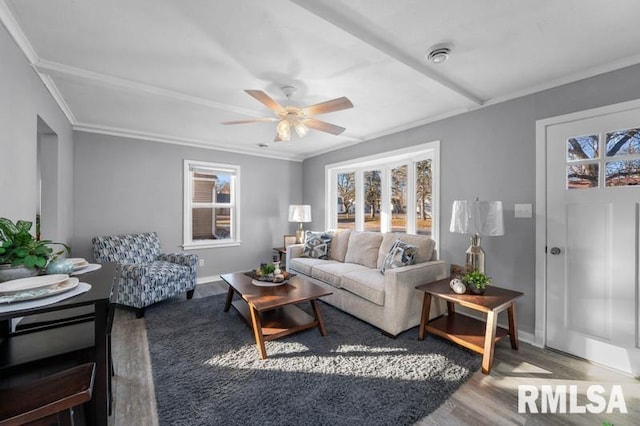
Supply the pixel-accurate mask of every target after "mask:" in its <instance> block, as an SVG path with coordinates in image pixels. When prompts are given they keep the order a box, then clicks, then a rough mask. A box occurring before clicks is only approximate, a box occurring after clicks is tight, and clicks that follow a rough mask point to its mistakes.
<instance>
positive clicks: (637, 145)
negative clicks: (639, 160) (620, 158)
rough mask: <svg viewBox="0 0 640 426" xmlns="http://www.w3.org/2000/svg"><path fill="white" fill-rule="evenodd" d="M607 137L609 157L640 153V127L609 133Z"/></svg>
mask: <svg viewBox="0 0 640 426" xmlns="http://www.w3.org/2000/svg"><path fill="white" fill-rule="evenodd" d="M605 139H606V141H607V157H614V156H616V155H630V154H640V128H636V129H627V130H618V131H616V132H611V133H607V134H606V136H605ZM608 169H609V166H608V165H607V170H608ZM607 186H609V184H607Z"/></svg>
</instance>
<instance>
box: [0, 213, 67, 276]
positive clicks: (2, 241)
mask: <svg viewBox="0 0 640 426" xmlns="http://www.w3.org/2000/svg"><path fill="white" fill-rule="evenodd" d="M31 225H32V222H29V221H25V220H19V221H17V222H16V223H13V222H12V221H11V220H9V219H7V218H4V217H3V218H0V282H2V281H8V280H12V279H16V278H24V277H29V276H34V275H37V274H39V273H40V272H41V271H42V270H43V269H44V268H45V267H46V266H47V263H48V262H49V261H50V260H52V259H55V258H56V257H57V256H59V255H61V254H63V253H64V252H65V250H66V251H67V252H69V251H70V249H69V246H67V245H66V244H62V243H54V242H53V241H50V240H36V239H35V238H34V237H33V235H31V233H30V232H29V230H30V229H31ZM51 244H59V245H62V246H64V249H63V250H60V251H58V252H55V253H54V252H53V249H52V248H51V247H49V245H51Z"/></svg>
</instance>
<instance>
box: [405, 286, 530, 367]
mask: <svg viewBox="0 0 640 426" xmlns="http://www.w3.org/2000/svg"><path fill="white" fill-rule="evenodd" d="M450 281H451V278H450V277H449V278H445V279H443V280H439V281H434V282H432V283H428V284H422V285H419V286H417V287H416V289H417V290H420V291H423V292H424V299H423V302H422V318H421V319H420V328H419V330H418V340H423V339H424V338H425V336H426V334H427V332H429V333H433V334H436V335H438V336H440V337H444V338H445V339H448V340H451V341H452V342H456V343H457V344H459V345H461V346H464V347H465V348H468V349H471V350H472V351H475V352H477V353H479V354H481V355H482V372H483V373H484V374H489V373H490V372H491V365H492V364H493V351H494V348H495V344H496V342H497V341H499V340H500V339H502V338H504V337H506V336H509V338H510V340H511V348H512V349H518V328H517V326H516V305H515V301H516V299H518V298H520V297H522V296H523V293H521V292H519V291H513V290H508V289H506V288H500V287H496V286H493V285H491V286H488V287H487V291H486V292H485V294H484V295H482V296H478V295H474V294H469V293H465V294H456V293H454V292H453V290H451V288H450V287H449V282H450ZM432 297H437V298H439V299H442V300H445V301H446V302H447V315H445V316H443V317H440V318H435V319H433V320H431V321H429V311H430V308H431V298H432ZM455 305H460V306H464V307H465V308H469V309H473V310H474V311H479V312H483V313H486V314H487V319H486V322H484V321H480V320H477V319H475V318H471V317H469V316H467V315H462V314H460V313H458V312H456V310H455ZM504 310H506V311H507V316H508V320H509V329H508V330H507V329H504V328H502V327H498V326H497V322H498V314H499V313H500V312H502V311H504Z"/></svg>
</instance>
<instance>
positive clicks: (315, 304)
mask: <svg viewBox="0 0 640 426" xmlns="http://www.w3.org/2000/svg"><path fill="white" fill-rule="evenodd" d="M311 307H312V308H313V313H314V314H315V316H316V321H318V328H319V329H320V334H321V335H322V336H323V337H324V336H326V335H327V328H326V327H325V326H324V320H323V319H322V314H320V307H319V306H318V302H317V301H316V300H315V299H314V300H312V301H311Z"/></svg>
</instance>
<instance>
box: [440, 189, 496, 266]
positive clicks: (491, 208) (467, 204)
mask: <svg viewBox="0 0 640 426" xmlns="http://www.w3.org/2000/svg"><path fill="white" fill-rule="evenodd" d="M449 230H450V231H451V232H457V233H460V234H471V246H470V247H469V248H468V249H467V253H466V262H465V264H466V266H467V267H470V268H473V269H474V270H478V271H480V272H484V250H482V247H480V236H481V235H483V236H484V235H486V236H498V235H504V223H503V218H502V201H479V200H478V199H476V200H475V201H466V200H462V201H460V200H456V201H454V202H453V207H452V211H451V226H450V227H449Z"/></svg>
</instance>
